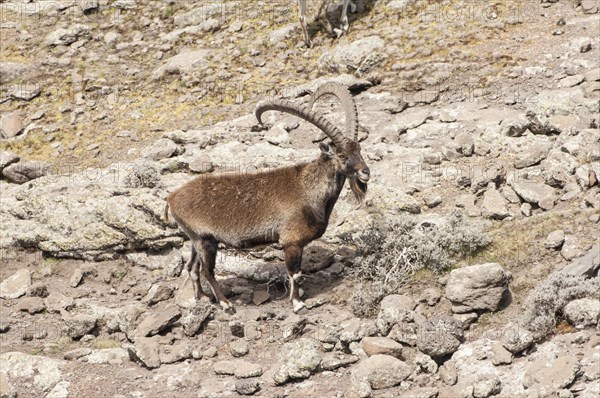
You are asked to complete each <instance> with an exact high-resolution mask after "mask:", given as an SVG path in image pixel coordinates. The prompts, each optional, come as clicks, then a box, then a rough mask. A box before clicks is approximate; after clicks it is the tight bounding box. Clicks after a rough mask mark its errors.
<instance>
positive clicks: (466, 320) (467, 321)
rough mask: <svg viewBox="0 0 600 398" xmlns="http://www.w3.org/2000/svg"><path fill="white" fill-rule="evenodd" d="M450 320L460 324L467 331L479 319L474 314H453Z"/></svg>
mask: <svg viewBox="0 0 600 398" xmlns="http://www.w3.org/2000/svg"><path fill="white" fill-rule="evenodd" d="M452 318H454V319H456V320H457V321H459V322H460V323H462V324H463V326H464V329H465V330H467V329H468V328H469V327H470V325H471V324H472V323H474V322H475V321H476V320H477V319H478V318H479V315H477V313H476V312H466V313H464V314H453V315H452Z"/></svg>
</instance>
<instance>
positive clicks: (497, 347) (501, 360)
mask: <svg viewBox="0 0 600 398" xmlns="http://www.w3.org/2000/svg"><path fill="white" fill-rule="evenodd" d="M512 360H513V356H512V354H511V353H510V351H508V350H507V349H505V348H504V347H503V346H502V344H500V343H493V344H492V364H494V366H499V365H508V364H511V363H512Z"/></svg>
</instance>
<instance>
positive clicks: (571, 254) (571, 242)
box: [560, 235, 583, 261]
mask: <svg viewBox="0 0 600 398" xmlns="http://www.w3.org/2000/svg"><path fill="white" fill-rule="evenodd" d="M582 254H583V250H582V249H581V246H580V242H579V239H577V237H576V236H574V235H565V238H564V243H563V244H562V247H561V250H560V255H561V256H562V257H563V258H564V259H565V260H567V261H569V260H573V259H574V258H577V257H580V256H581V255H582Z"/></svg>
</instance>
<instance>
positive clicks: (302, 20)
mask: <svg viewBox="0 0 600 398" xmlns="http://www.w3.org/2000/svg"><path fill="white" fill-rule="evenodd" d="M298 8H299V11H300V26H301V27H302V33H303V34H304V42H305V43H306V46H307V47H312V42H311V41H310V37H308V29H307V28H306V0H298Z"/></svg>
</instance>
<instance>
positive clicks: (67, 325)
mask: <svg viewBox="0 0 600 398" xmlns="http://www.w3.org/2000/svg"><path fill="white" fill-rule="evenodd" d="M96 321H97V318H96V317H95V316H92V315H86V314H79V315H75V316H63V327H64V330H65V333H66V335H67V336H69V337H71V338H72V339H78V338H80V337H83V336H84V335H86V334H88V333H90V332H91V331H92V330H94V328H95V327H96Z"/></svg>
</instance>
